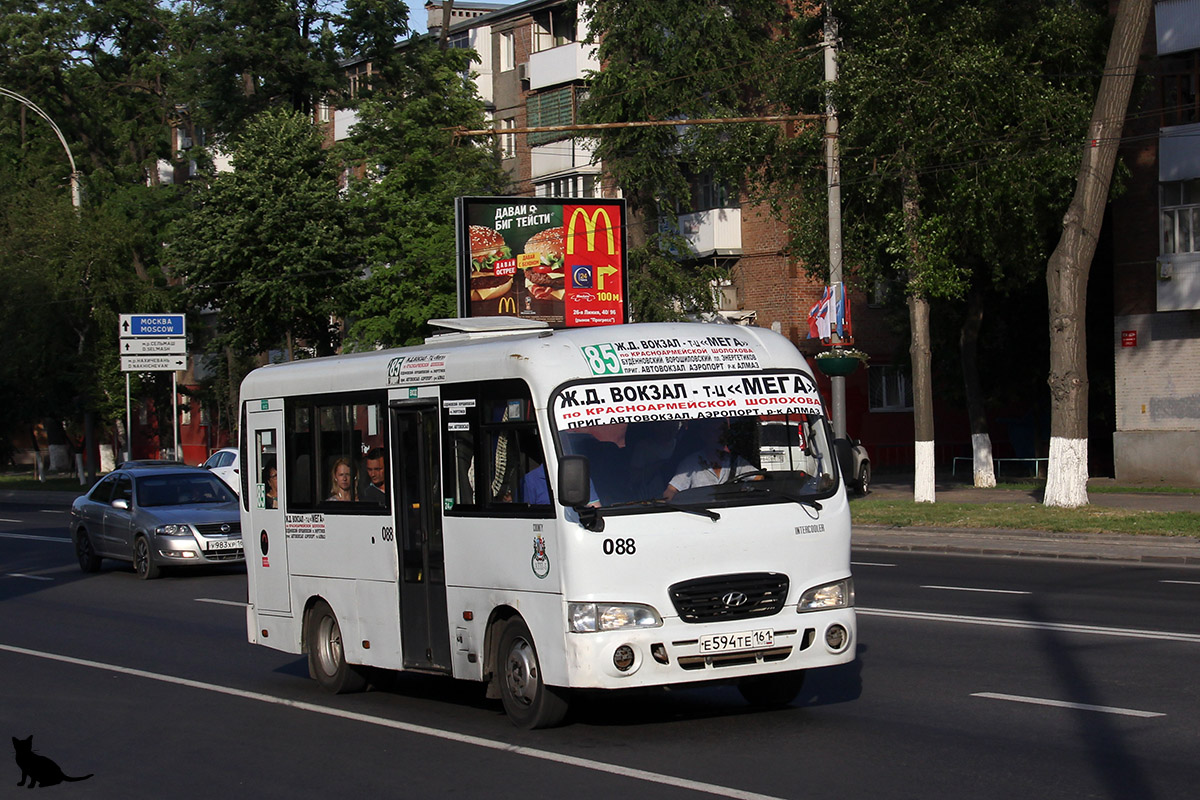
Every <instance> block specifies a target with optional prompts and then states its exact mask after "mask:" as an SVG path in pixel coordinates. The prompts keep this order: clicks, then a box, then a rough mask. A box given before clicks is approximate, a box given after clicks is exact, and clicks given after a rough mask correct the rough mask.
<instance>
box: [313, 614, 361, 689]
mask: <svg viewBox="0 0 1200 800" xmlns="http://www.w3.org/2000/svg"><path fill="white" fill-rule="evenodd" d="M305 627H306V631H305V637H304V638H305V641H307V642H308V674H309V675H311V676H312V677H314V678H316V679H317V683H319V684H321V687H322V688H323V689H325V690H327V691H329V692H332V693H333V694H348V693H351V692H361V691H362V690H363V689H365V688H367V679H366V676H365V673H364V672H363V671H362V670H361V669H360V668H358V667H355V666H353V665H351V664H348V663H346V652H345V650H344V649H343V648H342V628H341V626H340V625H338V621H337V617H336V616H334V613H333V609H332V608H330V607H329V604H328V603H326V602H325V601H324V600H318V601H317V602H316V603H314V604H313V607H312V608H311V609H310V610H309V612H308V620H307V622H306V623H305Z"/></svg>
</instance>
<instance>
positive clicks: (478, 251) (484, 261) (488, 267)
mask: <svg viewBox="0 0 1200 800" xmlns="http://www.w3.org/2000/svg"><path fill="white" fill-rule="evenodd" d="M468 234H469V235H470V239H471V299H472V300H491V299H492V298H493V297H499V296H500V295H502V294H504V293H505V292H507V291H508V290H509V289H511V288H512V284H513V273H512V271H511V270H507V274H505V271H502V272H501V273H500V274H496V262H497V261H502V260H504V259H507V258H512V250H511V249H510V248H509V247H508V245H506V244H505V243H504V237H503V236H501V235H500V234H499V232H497V231H496V230H494V229H492V228H485V227H484V226H482V225H472V226H471V227H470V230H469V231H468Z"/></svg>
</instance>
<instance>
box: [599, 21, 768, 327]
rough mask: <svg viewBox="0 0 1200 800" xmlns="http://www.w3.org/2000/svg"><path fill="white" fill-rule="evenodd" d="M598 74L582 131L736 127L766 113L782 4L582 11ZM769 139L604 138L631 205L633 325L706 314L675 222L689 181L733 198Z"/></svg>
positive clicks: (704, 284) (708, 296) (726, 130)
mask: <svg viewBox="0 0 1200 800" xmlns="http://www.w3.org/2000/svg"><path fill="white" fill-rule="evenodd" d="M581 11H582V13H583V15H584V17H585V19H586V20H587V23H588V27H589V31H590V36H591V38H590V40H589V44H593V45H596V46H597V56H598V58H599V60H600V62H601V63H602V64H603V65H604V68H603V69H602V70H601V71H600V72H598V73H595V74H593V75H592V76H591V85H590V87H589V96H588V99H587V100H586V101H585V102H584V104H583V105H582V107H581V116H582V117H583V119H584V121H585V122H605V123H614V122H618V123H619V122H633V121H644V120H672V119H677V120H687V119H712V118H722V117H744V116H749V115H754V114H760V113H768V112H769V113H778V112H776V111H774V107H773V105H772V97H771V94H772V93H771V91H770V85H771V82H772V80H773V76H772V75H771V72H770V70H768V69H765V68H764V67H765V64H766V63H767V61H768V59H769V57H770V55H771V54H772V53H775V52H776V51H777V50H781V49H783V47H784V44H782V43H781V37H780V33H781V32H782V31H783V29H784V25H785V23H786V21H787V20H788V19H789V16H790V11H789V9H788V4H786V3H779V2H777V0H745V1H744V2H739V3H733V4H730V3H719V2H714V1H713V0H673V1H672V2H663V1H662V0H620V1H618V0H598V2H595V3H590V4H587V5H586V6H582V7H581ZM773 137H774V134H773V132H772V131H771V129H769V128H766V127H765V126H756V125H745V124H742V125H694V126H686V127H679V128H676V127H673V126H671V127H628V128H621V127H617V128H612V129H607V130H604V131H602V132H600V133H599V134H598V135H597V148H596V153H597V157H598V158H599V160H601V161H602V162H603V164H604V167H605V169H606V171H607V172H608V173H609V175H611V176H612V178H613V179H614V180H615V181H616V183H617V185H618V186H619V187H620V188H621V190H622V194H623V196H624V197H625V198H626V199H627V201H628V203H629V212H630V217H631V218H632V219H631V229H630V230H629V231H628V233H627V239H628V242H629V263H630V268H631V274H630V292H631V295H632V305H633V310H634V313H635V315H636V316H637V318H638V319H640V320H657V319H671V318H677V317H678V316H679V313H680V311H682V312H684V313H689V312H694V311H703V310H709V309H711V308H712V292H711V289H710V284H709V282H710V280H711V278H712V277H713V276H712V275H711V274H709V273H708V272H706V271H703V270H696V269H689V268H686V267H685V266H683V265H682V264H681V263H680V260H679V259H678V258H676V257H674V256H673V255H672V252H674V253H680V252H685V248H686V243H684V242H683V241H682V240H681V239H680V238H679V236H678V234H673V233H670V231H672V230H675V229H677V227H676V225H675V223H676V219H677V216H678V214H680V213H687V212H689V211H691V210H692V196H691V186H690V184H689V176H691V175H697V174H702V173H711V174H712V175H713V176H714V178H715V179H716V180H717V181H719V182H722V183H726V184H729V185H732V186H733V187H734V191H735V192H737V191H738V190H739V189H740V188H741V187H742V186H743V185H744V184H745V182H746V180H747V177H748V170H749V165H750V164H753V163H755V162H756V161H757V160H758V159H759V158H760V157H761V153H762V152H763V147H764V144H765V142H767V141H769V140H771V139H772V138H773Z"/></svg>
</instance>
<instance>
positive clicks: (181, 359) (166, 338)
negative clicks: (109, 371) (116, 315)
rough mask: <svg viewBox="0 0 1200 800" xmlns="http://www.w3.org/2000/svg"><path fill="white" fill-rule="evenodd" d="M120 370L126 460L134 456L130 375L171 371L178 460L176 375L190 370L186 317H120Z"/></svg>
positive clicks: (171, 315)
mask: <svg viewBox="0 0 1200 800" xmlns="http://www.w3.org/2000/svg"><path fill="white" fill-rule="evenodd" d="M118 325H119V329H118V334H117V335H118V336H119V337H120V348H119V352H120V354H121V371H122V372H124V373H125V457H126V458H127V459H128V458H132V457H133V441H132V439H133V409H132V404H131V401H130V397H129V373H131V372H170V373H171V411H172V416H173V417H174V428H175V457H176V458H180V448H179V390H178V387H177V386H176V384H175V381H176V377H175V373H176V372H178V371H179V370H181V369H186V368H187V338H186V336H187V329H186V325H187V322H186V317H184V315H183V314H121V315H120V321H119V323H118Z"/></svg>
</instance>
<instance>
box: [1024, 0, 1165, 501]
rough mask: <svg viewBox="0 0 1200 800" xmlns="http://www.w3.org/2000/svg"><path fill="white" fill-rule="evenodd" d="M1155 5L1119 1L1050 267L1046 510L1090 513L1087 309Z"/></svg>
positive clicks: (1143, 1) (1148, 0)
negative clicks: (1098, 243)
mask: <svg viewBox="0 0 1200 800" xmlns="http://www.w3.org/2000/svg"><path fill="white" fill-rule="evenodd" d="M1152 5H1153V3H1152V0H1121V3H1120V5H1119V7H1118V8H1117V18H1116V24H1115V25H1114V27H1113V33H1112V39H1111V41H1110V42H1109V46H1108V57H1107V61H1106V63H1105V65H1104V76H1103V77H1102V78H1101V80H1100V91H1099V93H1098V94H1097V96H1096V105H1095V107H1094V108H1093V110H1092V121H1091V123H1090V124H1089V126H1088V135H1087V142H1086V143H1085V149H1084V152H1083V158H1082V159H1081V161H1080V165H1079V173H1078V175H1077V177H1076V180H1075V196H1074V197H1073V198H1072V200H1071V205H1070V206H1069V207H1068V208H1067V213H1066V215H1065V216H1064V218H1063V232H1062V236H1061V237H1060V238H1059V241H1058V245H1057V246H1056V247H1055V248H1054V252H1053V253H1052V254H1051V256H1050V260H1049V262H1048V263H1047V265H1046V289H1047V295H1048V297H1049V301H1050V376H1049V379H1048V382H1049V384H1050V461H1049V466H1048V468H1047V473H1046V496H1045V504H1046V505H1048V506H1061V507H1065V508H1075V507H1078V506H1082V505H1087V502H1088V499H1087V478H1088V463H1087V449H1088V439H1087V434H1088V430H1087V418H1088V416H1087V415H1088V375H1087V327H1086V324H1085V323H1086V316H1085V313H1084V312H1085V306H1086V303H1087V282H1088V272H1089V271H1090V270H1091V266H1092V256H1093V255H1094V254H1095V252H1096V240H1097V237H1098V235H1099V233H1100V226H1101V224H1102V223H1103V220H1104V209H1105V206H1106V204H1107V202H1108V190H1109V184H1110V182H1111V180H1112V173H1113V165H1114V163H1115V162H1116V159H1117V147H1118V145H1119V144H1120V142H1121V129H1122V126H1123V124H1124V117H1125V113H1126V111H1127V110H1128V108H1129V95H1130V92H1131V91H1132V89H1133V83H1134V78H1135V77H1136V74H1137V64H1138V53H1139V52H1140V51H1141V46H1142V37H1143V35H1144V34H1145V30H1146V22H1147V20H1148V19H1149V16H1150V10H1151V7H1152Z"/></svg>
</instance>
